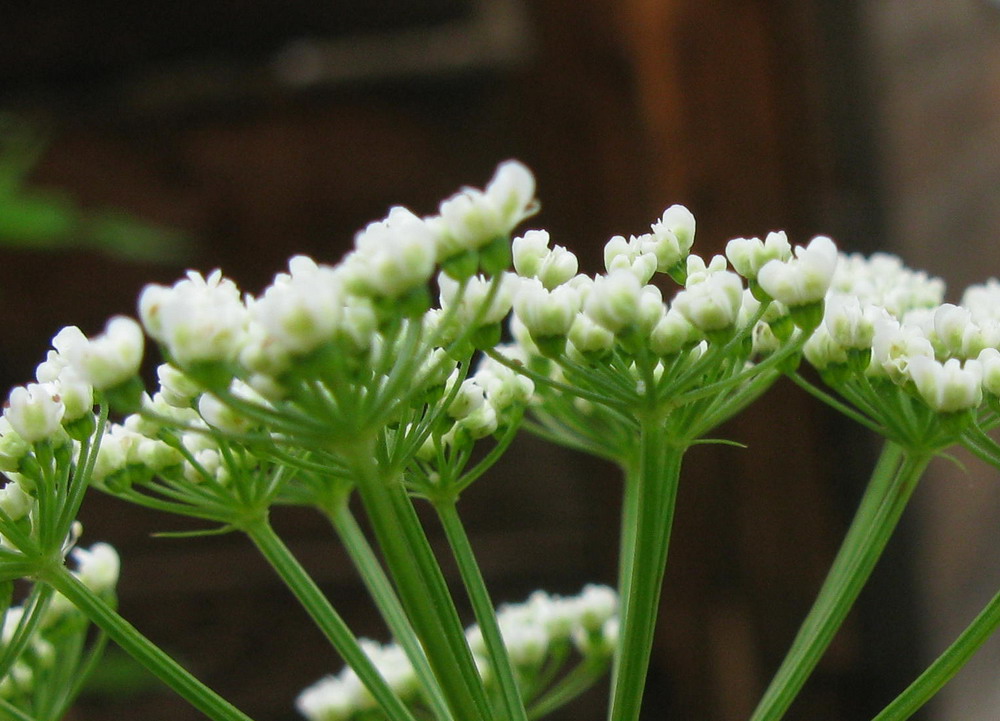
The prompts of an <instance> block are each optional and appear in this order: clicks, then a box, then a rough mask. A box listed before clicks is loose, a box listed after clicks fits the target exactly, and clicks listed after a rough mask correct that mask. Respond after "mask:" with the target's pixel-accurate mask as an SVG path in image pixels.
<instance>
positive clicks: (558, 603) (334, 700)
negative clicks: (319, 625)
mask: <svg viewBox="0 0 1000 721" xmlns="http://www.w3.org/2000/svg"><path fill="white" fill-rule="evenodd" d="M617 613H618V596H617V594H616V593H615V592H614V591H613V590H612V589H610V588H608V587H607V586H596V585H589V586H587V587H585V588H584V589H583V591H582V592H581V593H580V594H579V595H578V596H568V597H561V596H555V595H550V594H547V593H545V592H543V591H536V592H535V593H533V594H532V595H531V597H530V598H529V599H528V600H527V601H526V602H525V603H523V604H511V605H506V606H502V607H500V609H499V610H498V611H497V621H498V623H499V625H500V631H501V634H502V636H503V640H504V644H505V646H506V647H507V652H508V654H509V656H510V659H511V661H512V662H513V664H514V666H515V667H516V669H517V670H518V672H519V676H520V677H521V681H522V682H524V683H525V685H526V686H527V685H528V683H529V682H530V681H531V680H532V679H533V678H534V676H535V675H536V674H538V673H539V672H540V671H541V667H542V665H543V664H544V662H545V661H546V660H547V659H549V658H554V657H555V654H554V652H555V651H556V649H557V648H565V647H566V645H567V644H569V645H572V646H573V647H575V648H576V649H577V651H578V652H579V654H580V655H581V656H583V657H585V658H589V659H608V658H610V656H611V654H612V653H613V651H614V648H615V646H616V645H617V641H618V638H617V636H618V616H617ZM466 638H467V639H468V641H469V646H470V648H471V649H472V652H473V654H474V656H475V657H476V665H477V667H478V668H479V669H480V673H481V674H482V675H483V680H484V681H485V682H486V683H487V684H489V683H490V676H489V670H488V669H489V664H488V662H487V661H486V659H485V653H486V651H485V646H484V645H483V641H482V632H481V631H480V629H479V627H478V626H471V627H470V628H469V629H468V630H467V631H466ZM361 647H362V649H364V651H365V653H366V654H367V655H368V657H369V658H370V659H371V660H372V663H373V664H374V665H375V667H376V668H377V669H378V670H379V672H380V673H381V674H382V676H383V677H384V678H385V680H386V681H387V682H388V684H389V686H390V688H392V690H393V691H394V692H395V693H396V694H397V695H398V696H399V698H400V699H401V700H402V701H403V702H404V703H407V704H411V705H416V704H419V703H420V702H421V699H420V693H419V684H418V681H417V677H416V674H415V672H414V670H413V667H412V665H411V664H410V661H409V660H408V659H407V657H406V654H405V653H404V652H403V650H402V649H401V648H400V647H399V646H397V645H396V644H386V645H382V644H379V643H377V642H375V641H370V640H367V639H363V640H362V641H361ZM543 690H544V689H539V691H543ZM295 705H296V708H298V710H299V712H300V713H301V714H302V715H303V716H305V717H306V718H307V719H310V721H344V720H346V719H351V718H361V717H362V716H363V715H364V714H365V713H367V712H370V711H371V710H372V709H374V708H376V706H375V701H374V699H373V698H372V697H371V694H369V693H368V691H367V690H366V689H365V687H364V685H363V684H362V683H361V681H360V679H359V678H358V676H357V674H355V673H354V671H352V670H351V669H350V668H345V669H344V670H343V671H341V672H340V673H339V674H337V675H335V676H326V677H325V678H322V679H320V680H319V681H317V682H316V683H314V684H313V685H312V686H310V687H308V688H307V689H305V690H304V691H303V692H302V693H301V694H299V697H298V699H297V700H296V704H295Z"/></svg>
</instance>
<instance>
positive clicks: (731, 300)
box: [672, 256, 743, 332]
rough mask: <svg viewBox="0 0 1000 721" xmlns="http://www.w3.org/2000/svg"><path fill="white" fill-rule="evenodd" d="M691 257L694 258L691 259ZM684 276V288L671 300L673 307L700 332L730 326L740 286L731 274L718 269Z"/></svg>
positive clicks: (737, 308)
mask: <svg viewBox="0 0 1000 721" xmlns="http://www.w3.org/2000/svg"><path fill="white" fill-rule="evenodd" d="M692 257H694V256H692ZM698 275H700V274H692V273H689V275H688V286H687V287H686V288H685V289H684V290H682V291H681V292H680V293H678V294H677V296H676V297H675V298H674V302H673V304H672V307H674V308H676V309H677V310H678V311H679V312H680V313H681V314H682V315H683V316H684V317H685V318H687V319H688V321H689V322H690V323H691V325H693V326H694V327H695V328H697V329H698V330H700V331H703V332H712V331H720V330H724V329H727V328H730V327H732V326H733V324H734V323H736V319H737V317H738V315H739V312H740V307H741V306H742V305H743V283H742V282H741V281H740V277H739V276H738V275H736V274H735V273H731V272H729V271H725V270H720V271H713V272H708V273H706V274H705V275H704V276H703V277H702V278H699V279H698V280H697V281H696V282H692V278H698Z"/></svg>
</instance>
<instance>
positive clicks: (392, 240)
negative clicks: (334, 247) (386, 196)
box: [343, 206, 436, 298]
mask: <svg viewBox="0 0 1000 721" xmlns="http://www.w3.org/2000/svg"><path fill="white" fill-rule="evenodd" d="M354 245H355V248H356V250H355V251H354V252H353V253H352V254H350V255H348V256H347V258H345V259H344V262H343V268H344V271H345V274H346V275H347V276H348V278H349V280H348V282H347V284H348V287H349V288H350V289H351V291H352V292H355V293H359V294H362V293H363V294H374V295H381V296H385V297H388V298H396V297H399V296H401V295H404V294H406V293H408V292H410V291H411V290H413V289H415V288H418V287H420V286H422V285H425V284H426V283H427V281H429V280H430V278H431V275H432V274H433V272H434V264H435V259H436V258H435V254H436V249H435V242H434V233H433V231H432V229H431V228H430V227H428V225H427V223H425V222H424V221H423V220H421V219H420V218H418V217H417V216H416V215H414V214H413V213H411V212H410V211H409V210H407V209H406V208H403V207H400V206H396V207H394V208H392V209H391V210H390V211H389V215H388V216H387V217H386V218H385V219H384V220H379V221H376V222H374V223H370V224H369V225H368V226H367V227H366V228H365V229H364V230H362V231H361V232H359V233H358V234H357V235H356V236H355V238H354Z"/></svg>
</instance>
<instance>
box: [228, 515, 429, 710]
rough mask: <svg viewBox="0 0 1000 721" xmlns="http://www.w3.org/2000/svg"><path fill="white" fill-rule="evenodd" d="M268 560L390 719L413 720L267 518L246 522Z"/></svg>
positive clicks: (252, 536) (254, 540)
mask: <svg viewBox="0 0 1000 721" xmlns="http://www.w3.org/2000/svg"><path fill="white" fill-rule="evenodd" d="M244 530H245V532H246V534H247V535H248V536H249V537H250V539H251V540H252V541H253V542H254V544H255V545H256V546H257V548H258V549H259V550H260V552H261V554H262V555H263V556H264V558H266V559H267V561H268V563H270V564H271V566H272V567H274V570H275V571H277V572H278V575H279V576H281V579H282V580H283V581H284V582H285V585H287V586H288V588H289V589H290V590H291V591H292V593H294V594H295V597H296V598H297V599H298V600H299V603H301V604H302V607H303V608H305V610H306V611H307V612H308V613H309V616H310V617H311V618H312V620H313V621H314V622H315V623H316V626H317V627H318V628H319V629H320V630H321V631H322V632H323V634H324V635H325V636H326V638H327V639H328V640H329V641H330V643H331V644H332V645H333V647H334V648H335V649H336V650H337V653H339V654H340V655H341V657H343V659H344V661H345V662H346V663H347V665H349V666H350V667H351V668H352V669H354V672H355V673H356V674H357V675H358V678H359V679H360V680H361V682H362V683H363V684H364V685H365V688H367V689H368V691H369V693H371V695H372V697H373V698H374V699H375V701H376V702H377V703H378V704H379V705H380V706H381V707H382V709H383V711H384V712H385V714H386V716H388V717H389V718H390V719H392V720H393V721H415V719H414V717H413V714H412V713H411V712H410V710H409V709H408V708H406V706H405V705H403V702H402V701H400V699H399V697H398V696H397V695H396V694H395V693H394V692H393V690H392V688H390V687H389V684H388V683H386V681H385V679H384V678H383V677H382V674H380V673H379V671H378V669H377V668H376V667H375V665H374V664H373V663H372V661H371V659H370V658H368V655H367V654H366V653H365V652H364V650H362V648H361V646H360V645H359V644H358V640H357V638H356V637H355V636H354V634H353V633H351V630H350V629H349V628H348V627H347V624H346V623H344V620H343V619H342V618H341V617H340V614H338V613H337V611H336V610H335V609H334V608H333V606H331V605H330V601H329V600H327V598H326V596H324V595H323V592H322V591H321V590H320V589H319V586H317V585H316V582H315V581H313V579H312V576H310V575H309V574H308V573H306V571H305V569H304V568H302V566H301V564H299V562H298V560H296V558H295V557H294V556H293V555H292V553H291V551H289V550H288V547H287V546H286V545H285V544H284V543H283V542H282V540H281V539H280V538H279V537H278V535H277V534H276V533H275V532H274V529H273V528H271V526H270V524H269V523H268V522H267V521H266V520H260V521H257V522H254V523H249V524H247V525H246V527H245V528H244Z"/></svg>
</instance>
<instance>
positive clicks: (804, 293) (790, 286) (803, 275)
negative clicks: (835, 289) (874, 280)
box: [757, 235, 838, 308]
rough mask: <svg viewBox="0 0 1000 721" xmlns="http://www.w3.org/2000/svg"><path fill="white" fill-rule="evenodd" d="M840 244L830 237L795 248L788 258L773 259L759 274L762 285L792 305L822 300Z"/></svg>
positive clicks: (820, 237)
mask: <svg viewBox="0 0 1000 721" xmlns="http://www.w3.org/2000/svg"><path fill="white" fill-rule="evenodd" d="M837 258H838V255H837V246H836V245H834V243H833V241H832V240H830V239H829V238H827V237H826V236H822V235H820V236H817V237H815V238H813V239H812V240H811V241H809V245H807V246H805V247H802V246H797V247H796V248H795V257H794V258H792V259H791V260H788V261H781V260H772V261H769V262H767V263H765V264H764V266H763V267H762V268H761V269H760V271H759V272H758V273H757V282H758V283H759V284H760V287H761V288H762V289H763V290H764V292H766V293H767V294H768V295H770V296H771V297H772V298H774V299H775V300H778V301H781V302H782V303H784V304H785V305H787V306H788V307H789V308H794V307H796V306H800V305H809V304H811V303H818V302H820V301H822V300H823V298H824V297H825V296H826V292H827V290H829V288H830V283H831V281H832V280H833V273H834V271H835V270H836V268H837Z"/></svg>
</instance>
